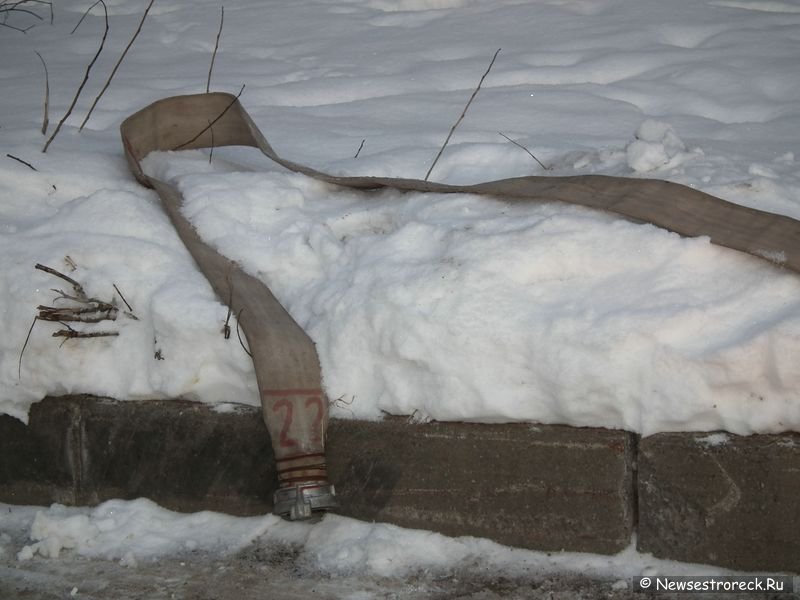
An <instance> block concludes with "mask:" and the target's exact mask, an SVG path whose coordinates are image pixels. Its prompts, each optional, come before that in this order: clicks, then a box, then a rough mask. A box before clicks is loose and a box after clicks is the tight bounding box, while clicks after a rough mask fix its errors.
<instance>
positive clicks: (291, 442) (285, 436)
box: [272, 398, 297, 448]
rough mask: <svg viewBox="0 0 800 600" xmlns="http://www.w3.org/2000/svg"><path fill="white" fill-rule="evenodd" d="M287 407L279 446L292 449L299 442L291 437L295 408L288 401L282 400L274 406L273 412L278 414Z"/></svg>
mask: <svg viewBox="0 0 800 600" xmlns="http://www.w3.org/2000/svg"><path fill="white" fill-rule="evenodd" d="M284 406H285V407H286V413H285V414H284V417H283V427H282V428H281V433H280V436H279V437H278V444H280V447H281V448H292V447H293V446H297V440H295V439H294V438H290V437H289V428H290V427H291V426H292V419H293V417H294V406H292V403H291V402H289V400H288V399H286V398H282V399H280V400H278V401H277V402H276V403H275V404H273V405H272V411H273V412H278V411H279V410H280V409H281V408H283V407H284Z"/></svg>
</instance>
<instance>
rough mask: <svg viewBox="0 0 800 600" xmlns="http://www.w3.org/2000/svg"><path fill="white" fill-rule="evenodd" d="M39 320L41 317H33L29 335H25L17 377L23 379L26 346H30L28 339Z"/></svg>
mask: <svg viewBox="0 0 800 600" xmlns="http://www.w3.org/2000/svg"><path fill="white" fill-rule="evenodd" d="M38 320H39V317H33V322H32V323H31V326H30V329H28V335H26V336H25V343H24V344H22V350H20V352H19V365H18V367H17V378H18V379H22V355H23V354H25V348H27V347H28V340H30V339H31V332H32V331H33V326H34V325H36V321H38Z"/></svg>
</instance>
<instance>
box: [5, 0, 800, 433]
mask: <svg viewBox="0 0 800 600" xmlns="http://www.w3.org/2000/svg"><path fill="white" fill-rule="evenodd" d="M107 4H108V6H109V20H110V33H109V38H108V40H107V43H106V49H105V50H104V52H103V54H102V55H101V57H100V59H99V60H98V62H97V64H96V65H95V68H94V70H93V74H92V77H91V78H90V80H89V83H88V84H87V87H86V90H85V92H84V95H83V96H82V97H81V99H80V101H79V102H78V104H77V108H76V111H75V114H74V115H73V116H72V117H71V118H70V119H69V120H68V121H67V123H66V126H65V128H64V129H63V131H62V132H61V133H60V134H59V136H58V137H57V138H56V140H55V141H54V143H53V144H52V146H51V147H50V149H49V151H48V152H47V154H42V153H41V152H40V150H41V147H42V146H43V144H44V138H43V136H42V135H41V134H40V132H39V128H40V125H41V111H42V106H41V100H42V93H43V77H42V69H41V64H40V63H39V62H38V58H37V57H36V56H35V54H34V50H37V51H39V52H40V53H41V54H42V55H43V57H44V58H45V60H46V61H47V63H48V69H49V73H50V88H51V105H50V112H51V120H52V121H53V122H55V121H56V120H57V119H59V118H60V117H61V115H62V114H63V112H64V110H65V109H66V107H67V106H68V104H69V102H70V101H71V99H72V95H73V94H74V92H75V89H76V86H77V82H78V81H79V80H80V78H81V77H82V75H83V72H84V69H85V66H86V64H87V62H88V61H89V60H90V58H91V56H92V55H93V53H94V52H95V50H96V48H97V45H98V42H99V35H100V33H101V32H102V17H101V16H100V12H99V11H98V10H97V9H96V10H95V11H93V12H92V14H91V15H89V16H88V17H87V19H86V21H85V22H84V23H83V25H82V26H81V28H80V29H79V30H78V31H77V32H76V33H75V34H74V35H70V33H69V32H70V30H71V29H72V27H73V26H74V24H75V23H76V22H77V20H78V19H79V18H80V15H81V14H82V13H83V11H84V10H85V9H86V8H87V7H88V6H89V5H90V3H89V2H68V3H56V6H55V7H54V8H55V19H54V24H53V25H52V26H51V25H49V23H47V21H46V20H45V22H41V23H39V22H37V24H36V26H35V27H33V28H32V29H30V30H29V31H28V32H27V34H22V33H19V32H16V31H13V30H11V29H8V28H2V29H0V51H2V54H3V57H4V61H3V65H2V67H0V80H1V83H0V86H2V90H3V92H2V94H0V109H1V110H0V140H2V149H3V154H6V153H8V154H11V155H13V156H16V157H18V158H20V159H23V160H25V161H27V162H29V163H31V164H32V165H33V166H34V167H35V168H36V169H37V170H36V171H34V170H32V169H29V168H28V167H27V166H25V165H23V164H21V163H19V162H17V161H15V160H11V159H9V158H2V159H0V198H2V202H0V256H1V257H2V258H0V260H2V269H0V280H1V281H2V284H0V313H1V314H2V316H3V323H4V325H5V331H4V335H3V336H2V339H0V412H3V413H7V414H10V415H13V416H15V417H17V418H19V419H22V420H25V419H26V418H27V413H28V410H29V408H30V406H31V404H32V403H34V402H36V401H38V400H39V399H41V398H42V397H43V396H45V395H47V394H61V393H71V392H88V393H93V394H100V395H108V396H113V397H116V398H119V399H141V398H171V397H177V396H182V397H186V398H192V399H196V400H200V401H203V402H208V403H211V404H223V405H225V406H223V408H222V410H227V409H228V408H226V406H227V404H228V403H245V404H256V403H257V401H258V400H257V393H256V389H257V388H256V383H255V377H254V374H253V370H252V366H251V364H250V362H249V358H248V357H247V355H246V354H245V352H244V350H243V349H242V348H241V347H240V346H239V344H238V342H237V341H236V336H235V335H234V336H231V339H229V340H225V339H224V337H223V336H222V334H221V333H220V332H221V329H222V327H223V324H224V322H225V318H226V315H227V309H226V308H225V306H224V305H223V304H222V303H221V302H220V301H219V300H218V299H216V298H215V297H214V296H213V293H212V291H211V289H210V287H209V286H208V284H207V283H206V282H205V280H204V279H203V277H202V276H201V275H200V274H199V272H198V271H197V269H196V268H195V266H194V264H193V263H192V260H191V258H190V256H189V255H188V253H187V252H186V250H185V249H184V248H183V247H182V245H181V243H180V241H179V240H178V239H177V236H176V235H175V234H174V232H173V231H172V229H171V226H170V224H169V222H168V220H167V219H166V217H165V216H164V214H163V213H162V211H161V209H160V206H159V203H158V199H157V198H156V196H155V195H154V193H153V192H152V191H149V190H145V189H144V188H142V187H141V186H139V185H138V184H137V183H135V181H134V180H133V178H132V177H131V175H130V173H129V172H128V169H127V166H126V164H125V161H124V159H123V156H122V147H121V144H120V142H119V135H118V126H119V123H120V122H121V120H122V119H123V118H124V117H125V116H127V115H128V114H130V113H132V112H134V111H135V110H138V109H139V108H141V107H143V106H145V105H146V104H148V103H150V102H152V101H154V100H157V99H159V98H161V97H164V96H167V95H173V94H184V93H197V92H200V91H203V90H204V89H205V84H206V77H207V73H208V65H209V63H210V58H211V52H212V50H213V46H214V39H215V36H216V31H217V27H218V17H219V5H218V4H217V3H213V2H210V1H209V0H198V1H197V2H194V3H191V4H187V3H182V2H178V1H177V0H158V1H157V2H156V3H155V5H154V6H153V9H152V10H151V12H150V15H149V16H148V19H147V21H146V22H145V24H144V27H143V29H142V33H141V35H140V37H139V38H138V39H137V41H136V43H135V44H134V45H133V47H132V49H131V51H130V52H129V54H128V56H127V58H126V59H125V62H124V63H123V64H122V67H121V68H120V70H119V72H118V73H117V76H116V78H115V80H114V81H113V82H112V84H111V86H110V88H109V90H108V92H107V93H106V95H105V96H104V97H103V99H102V100H101V101H100V103H99V104H98V107H97V109H96V110H95V112H94V114H93V115H92V118H91V119H90V120H89V122H88V125H87V128H86V129H85V130H84V131H83V132H82V133H78V131H77V127H78V125H79V124H80V122H81V120H82V119H83V117H84V115H85V112H86V110H87V109H88V107H89V106H90V105H91V101H92V100H93V99H94V97H95V96H96V94H97V93H98V92H99V90H100V89H101V87H102V85H103V83H104V81H105V78H106V77H107V74H108V73H109V72H110V71H111V68H112V67H113V65H114V63H115V62H116V60H117V58H118V57H119V54H120V53H121V52H122V49H123V48H124V47H125V45H126V44H127V43H128V40H129V39H130V36H131V34H132V33H133V31H134V30H135V28H136V26H137V24H138V22H139V19H140V17H141V13H142V11H143V10H144V8H145V5H146V2H144V1H141V2H138V3H134V2H122V1H107ZM9 18H13V19H16V20H17V21H16V22H17V23H18V24H19V25H21V26H22V25H25V24H28V23H29V20H30V22H33V20H32V19H33V18H32V17H30V16H29V15H24V14H19V15H12V16H11V17H9ZM798 24H800V13H798V11H797V9H796V7H795V6H794V5H792V4H789V3H782V2H757V3H756V2H738V1H737V2H729V1H719V2H712V3H695V2H689V1H688V0H687V1H682V2H670V3H668V4H667V3H663V2H657V1H655V0H647V1H634V0H598V1H593V2H582V1H573V2H561V1H555V0H553V1H548V2H538V3H528V2H518V1H516V0H504V1H493V2H486V1H483V0H448V1H443V0H440V1H434V0H407V1H403V2H384V1H382V0H349V1H348V2H341V3H335V4H330V3H318V2H314V1H313V0H298V1H297V2H292V3H275V4H273V3H262V2H258V1H255V0H237V1H234V2H228V3H226V6H225V26H224V30H223V33H222V37H221V45H220V50H219V53H218V55H217V58H216V62H215V67H214V72H213V76H212V79H211V87H212V89H214V90H224V91H232V92H236V91H238V90H239V88H240V87H241V85H242V84H243V83H246V85H247V87H246V90H245V92H244V94H243V96H242V102H243V104H244V106H245V107H246V108H247V110H248V112H249V113H250V114H251V116H252V117H253V118H254V120H255V122H256V123H258V124H259V126H260V127H261V128H262V130H263V131H264V132H265V133H266V135H267V136H268V137H269V139H270V141H271V143H272V144H273V146H274V147H275V148H276V149H277V150H278V152H280V153H281V154H283V155H284V156H286V157H287V158H290V159H292V160H297V161H300V162H303V163H306V164H309V165H312V166H314V167H317V168H320V169H322V170H327V171H331V172H335V173H348V174H370V175H391V176H404V177H417V178H419V177H421V176H423V175H424V173H425V171H426V170H427V168H428V166H429V165H430V162H431V161H432V159H433V157H434V156H435V154H436V152H437V150H438V148H439V146H440V145H441V143H442V142H443V140H444V137H445V136H446V134H447V131H448V129H449V127H450V125H451V124H452V123H453V121H454V120H455V118H456V117H457V116H458V114H460V112H461V110H462V109H463V106H464V103H465V102H466V100H467V99H468V98H469V95H470V94H471V93H472V91H473V89H474V87H475V85H476V84H477V81H478V79H479V78H480V75H481V74H482V73H483V72H484V71H485V69H486V67H487V65H488V63H489V60H490V58H491V56H492V54H493V52H494V51H495V50H496V49H497V48H498V47H502V51H501V52H500V54H499V56H498V58H497V61H496V63H495V65H494V67H493V69H492V71H491V72H490V74H489V75H488V76H487V78H486V80H485V81H484V84H483V87H482V89H481V91H480V92H479V94H478V95H477V97H476V99H475V101H474V102H473V104H472V106H471V107H470V110H469V112H468V113H467V116H466V118H465V120H464V121H463V122H462V124H461V125H460V127H459V129H458V130H457V131H456V133H455V135H454V136H453V139H452V140H451V143H450V145H449V146H448V148H447V150H446V151H445V152H444V154H443V156H442V159H441V160H440V162H439V164H438V165H437V166H436V168H435V169H434V171H433V174H432V177H431V178H432V179H434V180H438V181H445V182H452V183H469V182H478V181H486V180H491V179H498V178H503V177H512V176H519V175H527V174H542V169H541V167H540V166H539V165H538V164H537V163H536V162H535V161H534V160H532V159H531V157H530V156H528V155H527V154H526V153H525V152H524V151H523V150H521V149H520V148H518V147H516V146H515V145H513V144H511V143H509V142H508V141H507V140H505V139H503V138H502V137H501V136H499V135H498V132H503V133H504V134H505V135H507V136H509V137H510V138H511V139H513V140H515V141H517V142H519V143H520V144H523V145H524V146H526V147H527V148H528V149H529V150H530V151H531V152H533V153H534V154H535V155H536V157H537V158H538V159H540V160H541V161H542V162H543V163H544V164H545V165H547V166H548V167H550V169H549V171H548V174H554V175H567V174H578V173H605V174H613V175H623V176H629V177H641V176H644V177H657V178H664V179H669V180H672V181H676V182H679V183H683V184H686V185H690V186H693V187H696V188H698V189H702V190H704V191H707V192H709V193H712V194H715V195H718V196H720V197H723V198H725V199H726V200H730V201H733V202H737V203H740V204H743V205H747V206H753V207H756V208H759V209H763V210H768V211H772V212H778V213H781V214H786V215H789V216H793V217H795V218H798V217H800V205H798V190H800V167H798V164H797V162H796V158H795V157H796V154H797V140H798V139H800V105H799V104H798V103H797V97H798V93H799V92H800V77H797V75H798V73H797V41H796V35H795V34H794V31H796V26H797V25H798ZM52 126H53V125H51V131H52ZM362 140H365V142H364V146H363V148H362V150H361V152H360V153H359V156H358V158H353V157H354V155H355V154H356V150H358V148H359V146H360V143H361V141H362ZM148 168H149V169H151V170H152V172H157V173H159V174H160V175H162V176H164V177H166V178H168V179H171V180H174V181H176V182H177V183H178V184H179V185H180V186H181V189H182V190H183V191H184V194H185V195H186V200H187V202H186V206H185V211H186V214H187V215H189V216H190V218H191V219H192V222H193V223H194V224H195V226H196V227H197V229H198V230H199V231H200V233H201V235H202V236H203V237H204V238H205V239H206V240H208V241H210V242H211V243H213V244H214V245H216V246H217V247H218V248H219V249H220V250H221V251H222V252H223V253H225V254H226V255H228V256H230V257H231V258H233V259H235V260H237V261H239V262H240V263H241V264H242V265H243V266H244V267H245V268H246V269H247V270H248V271H250V272H251V273H253V274H255V275H256V276H258V277H259V278H261V279H262V280H263V281H264V282H265V283H267V284H268V285H269V286H270V288H271V289H272V290H273V291H274V293H275V294H276V295H277V296H278V298H279V299H280V300H281V301H282V302H283V303H284V305H285V306H286V307H287V309H288V310H289V311H290V312H291V313H292V315H293V316H294V317H295V319H296V320H298V322H299V323H301V325H303V327H305V328H306V329H307V331H308V332H309V334H310V335H311V336H312V338H313V339H314V340H315V342H316V344H317V348H318V351H319V353H320V358H321V362H322V366H323V376H324V385H325V390H326V392H327V395H328V397H329V398H331V399H332V400H333V399H341V400H342V401H341V402H335V403H334V404H333V405H332V412H333V414H334V415H335V416H338V417H345V418H351V417H355V418H362V419H378V418H380V417H381V415H382V414H384V413H391V414H415V415H417V416H418V417H419V418H433V419H439V420H470V421H489V422H498V421H501V422H502V421H520V420H521V421H533V422H540V423H563V424H570V425H576V426H605V427H612V428H623V429H627V430H630V431H636V432H640V433H642V434H645V435H648V434H652V433H655V432H658V431H682V430H695V431H713V430H727V431H729V432H732V433H738V434H749V433H755V432H778V431H785V430H795V431H798V430H800V405H798V403H797V402H796V398H795V390H796V389H798V384H800V365H798V364H797V361H793V360H792V357H793V356H795V355H797V353H798V351H800V312H799V311H798V300H797V298H799V297H800V293H798V292H800V279H798V277H797V275H795V274H793V273H790V272H786V271H783V270H781V269H779V268H776V267H775V266H771V265H769V264H768V263H767V262H766V261H762V260H759V259H756V258H753V257H748V256H744V255H741V254H739V253H736V252H734V251H730V250H727V249H722V248H719V247H715V246H712V245H711V244H710V243H709V241H708V239H705V238H697V239H682V238H679V237H678V236H676V235H673V234H670V233H667V232H665V231H662V230H659V229H657V228H655V227H652V226H647V225H636V224H632V223H628V222H623V221H620V220H618V219H616V218H614V217H612V216H610V215H606V214H601V213H597V212H593V211H589V210H584V209H579V208H575V207H570V206H564V205H561V204H556V203H542V204H529V205H524V206H523V205H514V206H510V205H506V204H504V203H502V202H500V201H497V200H492V199H486V198H475V197H470V196H466V195H458V196H439V195H423V194H405V195H401V194H398V193H393V192H382V193H377V194H374V193H373V194H368V195H360V194H357V193H354V192H352V191H346V190H339V189H333V188H331V187H329V186H326V185H323V184H320V183H318V182H315V181H310V180H308V179H306V178H303V177H300V176H297V175H293V174H287V173H286V172H284V171H282V170H281V169H280V168H278V167H277V166H275V165H272V164H269V163H268V162H267V161H266V160H263V159H262V157H260V156H259V155H257V154H256V153H255V152H254V151H252V150H247V149H236V148H227V149H217V150H215V152H214V157H213V159H212V161H211V163H210V164H209V160H208V154H207V153H202V152H185V153H178V154H167V155H155V156H151V157H150V158H149V159H148ZM773 254H774V253H773ZM773 254H770V255H769V256H766V258H768V259H769V260H771V261H773V262H775V263H776V264H778V265H779V264H780V262H781V260H782V257H781V256H780V254H779V253H778V254H774V255H773ZM66 257H69V261H67V260H66ZM36 263H43V264H46V265H48V266H51V267H53V268H56V269H58V270H60V271H62V272H65V273H66V274H68V275H69V276H71V277H73V278H75V279H76V280H78V281H79V282H80V283H81V284H82V285H83V286H84V287H85V289H86V291H87V293H88V294H89V295H92V296H96V297H99V298H101V299H105V300H111V299H112V298H115V297H116V301H117V303H118V304H120V305H121V303H122V302H121V298H119V297H118V294H117V293H116V292H115V290H114V288H113V285H115V284H116V286H117V287H118V288H119V290H120V291H121V292H122V294H124V296H125V299H126V300H127V301H128V302H129V303H130V304H131V306H132V307H133V312H134V313H135V315H136V316H137V318H138V320H133V319H129V318H124V317H120V318H119V319H118V320H117V321H115V322H109V323H100V324H97V325H94V326H91V327H87V329H88V330H94V331H98V330H99V331H103V330H113V331H115V332H118V334H119V335H118V336H117V337H104V338H93V339H85V340H68V341H66V342H65V343H64V344H63V345H61V341H63V340H59V339H53V338H52V337H51V334H52V333H53V332H54V331H56V330H57V329H60V328H61V327H60V326H58V325H57V324H52V323H42V322H39V323H36V325H35V326H34V328H33V330H32V333H31V336H30V340H29V341H28V345H27V348H26V349H25V353H24V356H23V357H22V362H21V368H20V364H19V362H20V352H21V349H22V346H23V343H24V341H25V338H26V334H27V332H28V328H29V327H30V325H31V322H32V320H33V317H34V315H35V312H36V307H37V306H38V305H40V304H52V303H53V301H54V298H55V296H56V293H55V292H53V291H51V288H62V289H63V287H64V286H63V283H64V282H61V281H59V280H57V279H55V278H53V277H52V276H50V275H48V274H46V273H42V272H39V271H34V270H33V265H34V264H36ZM70 264H74V265H75V267H74V270H72V268H73V267H71V266H70Z"/></svg>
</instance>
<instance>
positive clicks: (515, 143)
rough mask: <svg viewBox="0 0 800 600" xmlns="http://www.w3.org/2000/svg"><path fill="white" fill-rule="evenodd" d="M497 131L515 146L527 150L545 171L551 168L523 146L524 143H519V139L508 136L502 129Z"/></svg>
mask: <svg viewBox="0 0 800 600" xmlns="http://www.w3.org/2000/svg"><path fill="white" fill-rule="evenodd" d="M497 133H499V134H500V135H502V136H503V137H504V138H506V139H507V140H508V141H509V142H511V143H512V144H514V145H515V146H518V147H520V148H522V149H523V150H525V152H527V153H528V156H530V157H531V158H532V159H533V160H535V161H536V162H537V163H539V166H540V167H542V168H543V169H544V170H545V171H548V170H549V167H545V166H544V164H542V161H540V160H539V159H538V158H536V157H535V156H534V155H533V152H531V151H530V150H528V149H527V148H526V147H525V146H523V145H522V144H520V143H519V142H517V141H514V140H512V139H511V138H510V137H508V136H507V135H506V134H505V133H503V132H502V131H498V132H497Z"/></svg>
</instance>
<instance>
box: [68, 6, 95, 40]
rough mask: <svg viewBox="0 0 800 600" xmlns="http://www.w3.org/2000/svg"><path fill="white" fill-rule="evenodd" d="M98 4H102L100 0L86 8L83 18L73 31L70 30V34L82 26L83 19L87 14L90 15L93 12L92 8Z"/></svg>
mask: <svg viewBox="0 0 800 600" xmlns="http://www.w3.org/2000/svg"><path fill="white" fill-rule="evenodd" d="M98 4H100V0H97V2H95V3H94V4H92V5H91V6H90V7H89V8H87V9H86V12H84V13H83V15H82V16H81V18H80V20H79V21H78V23H77V25H75V27H73V28H72V31H70V32H69V34H70V35H72V34H73V33H75V32H76V31H78V27H80V26H81V23H83V20H84V19H85V18H86V16H87V15H88V14H89V13H90V12H92V9H93V8H94V7H95V6H97V5H98Z"/></svg>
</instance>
